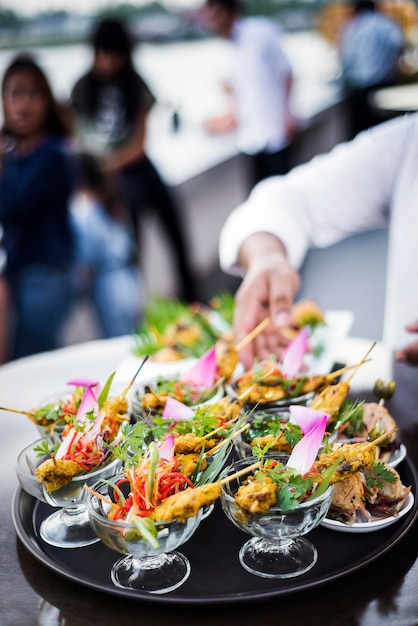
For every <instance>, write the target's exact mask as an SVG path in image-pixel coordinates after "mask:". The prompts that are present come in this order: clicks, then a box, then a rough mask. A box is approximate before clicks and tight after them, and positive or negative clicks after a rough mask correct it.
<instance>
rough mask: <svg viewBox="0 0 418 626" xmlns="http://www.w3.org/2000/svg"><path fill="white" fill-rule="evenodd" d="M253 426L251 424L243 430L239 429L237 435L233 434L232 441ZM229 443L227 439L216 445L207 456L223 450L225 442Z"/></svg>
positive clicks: (246, 425)
mask: <svg viewBox="0 0 418 626" xmlns="http://www.w3.org/2000/svg"><path fill="white" fill-rule="evenodd" d="M250 426H251V424H245V426H242V428H239V429H238V430H237V431H236V432H235V433H233V435H231V438H230V439H231V441H232V439H234V438H235V437H236V436H237V435H240V434H241V433H243V432H244V430H248V428H249V427H250ZM226 441H227V439H225V440H224V441H220V442H219V443H218V444H216V446H214V447H213V448H211V449H210V450H208V451H207V452H206V453H205V456H211V455H212V454H213V453H214V452H217V450H220V449H221V448H222V446H224V445H225V442H226Z"/></svg>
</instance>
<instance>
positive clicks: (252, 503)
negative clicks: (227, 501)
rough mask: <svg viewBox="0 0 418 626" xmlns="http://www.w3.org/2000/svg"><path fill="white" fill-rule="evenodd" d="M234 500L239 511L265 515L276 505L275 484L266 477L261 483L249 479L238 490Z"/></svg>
mask: <svg viewBox="0 0 418 626" xmlns="http://www.w3.org/2000/svg"><path fill="white" fill-rule="evenodd" d="M234 500H235V502H236V503H237V505H238V506H239V507H241V509H244V511H247V512H248V513H251V514H252V515H259V514H261V513H266V512H267V511H268V510H269V509H270V507H272V506H274V505H275V504H276V503H277V486H276V483H275V482H274V480H272V479H271V478H269V477H268V476H266V477H265V478H264V480H263V481H261V480H256V479H254V478H253V477H252V478H249V479H248V481H246V482H245V483H244V484H242V485H241V487H240V488H239V489H238V491H237V492H236V494H235V496H234Z"/></svg>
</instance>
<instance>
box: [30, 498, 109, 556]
mask: <svg viewBox="0 0 418 626" xmlns="http://www.w3.org/2000/svg"><path fill="white" fill-rule="evenodd" d="M39 533H40V535H41V538H42V539H43V540H44V541H45V542H46V543H48V544H49V545H51V546H55V547H57V548H83V547H84V546H89V545H91V544H93V543H96V542H98V541H100V539H99V537H98V536H97V535H96V533H95V532H94V531H93V529H92V527H91V525H90V521H89V516H88V513H87V509H86V507H85V506H84V505H80V506H77V507H73V508H68V509H59V510H58V511H56V512H55V513H52V515H49V517H47V518H46V519H45V520H44V521H43V522H42V524H41V527H40V529H39Z"/></svg>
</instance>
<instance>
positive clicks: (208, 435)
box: [202, 415, 239, 439]
mask: <svg viewBox="0 0 418 626" xmlns="http://www.w3.org/2000/svg"><path fill="white" fill-rule="evenodd" d="M237 419H239V415H237V416H236V417H234V418H233V419H232V420H229V422H225V424H223V425H222V426H218V428H215V430H212V431H211V432H210V433H207V434H206V435H202V439H210V438H211V437H213V435H216V434H217V433H218V432H219V431H220V430H225V428H227V427H228V426H229V425H230V424H233V423H234V422H236V421H237Z"/></svg>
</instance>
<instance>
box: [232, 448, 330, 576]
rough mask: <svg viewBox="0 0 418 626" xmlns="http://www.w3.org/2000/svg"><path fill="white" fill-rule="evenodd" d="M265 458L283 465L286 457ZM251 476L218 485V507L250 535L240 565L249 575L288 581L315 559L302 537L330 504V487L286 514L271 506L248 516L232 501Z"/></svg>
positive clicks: (237, 466)
mask: <svg viewBox="0 0 418 626" xmlns="http://www.w3.org/2000/svg"><path fill="white" fill-rule="evenodd" d="M268 457H269V458H271V459H274V460H277V461H279V462H281V463H285V462H286V461H287V459H288V456H287V455H276V454H271V455H270V454H269V455H268ZM256 461H257V459H256V457H247V458H245V459H241V460H239V461H237V462H235V463H233V464H232V465H231V466H230V467H229V468H227V469H226V470H225V471H224V472H223V473H222V476H221V478H226V477H227V476H231V475H232V474H235V473H236V472H238V471H241V470H244V472H245V468H250V466H252V465H253V464H254V463H255V462H256ZM251 474H252V471H251V470H249V471H248V473H243V474H242V475H239V476H237V477H236V478H235V479H234V480H232V481H230V482H227V483H226V484H223V485H222V493H221V504H222V508H223V510H224V512H225V514H226V515H227V517H228V518H229V519H230V520H231V521H232V522H233V524H235V526H237V527H238V528H240V529H241V530H243V531H244V532H246V533H248V534H250V535H253V537H252V538H251V539H249V540H248V541H247V542H246V543H245V544H244V545H243V546H242V548H241V550H240V552H239V560H240V563H241V565H242V566H243V567H244V568H245V569H246V570H247V571H249V572H251V573H252V574H255V575H257V576H261V577H263V578H291V577H294V576H299V575H300V574H303V573H305V572H307V571H308V570H309V569H311V568H312V567H313V566H314V565H315V563H316V561H317V558H318V553H317V550H316V548H315V546H314V545H313V544H312V543H311V542H310V541H309V540H307V539H306V538H305V537H303V535H306V534H307V533H309V532H310V531H311V530H313V529H314V528H315V527H316V526H318V524H319V523H320V522H321V521H322V520H323V519H324V517H325V516H326V514H327V512H328V509H329V506H330V504H331V499H332V492H333V487H332V486H330V487H328V488H327V489H326V490H325V491H324V492H323V493H322V494H320V495H318V497H316V498H315V497H313V498H312V499H308V500H306V501H304V502H301V503H299V504H297V505H296V506H295V507H294V508H291V509H289V510H287V509H285V508H280V507H279V506H277V505H272V506H270V508H268V510H266V511H265V512H262V513H259V514H257V513H255V514H253V513H250V512H248V510H247V509H244V508H242V506H240V504H238V503H237V501H236V499H235V498H236V494H237V491H238V489H239V488H240V487H241V486H243V485H244V484H246V481H247V479H248V477H249V476H250V475H251Z"/></svg>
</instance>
